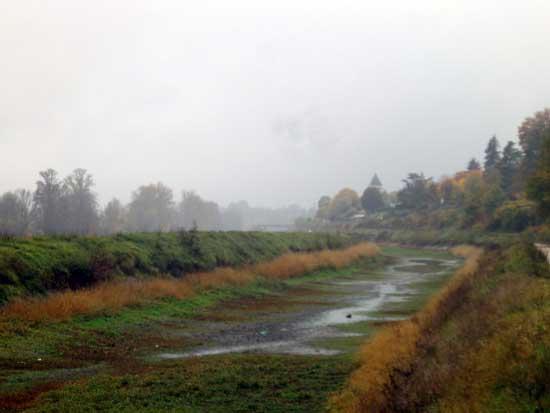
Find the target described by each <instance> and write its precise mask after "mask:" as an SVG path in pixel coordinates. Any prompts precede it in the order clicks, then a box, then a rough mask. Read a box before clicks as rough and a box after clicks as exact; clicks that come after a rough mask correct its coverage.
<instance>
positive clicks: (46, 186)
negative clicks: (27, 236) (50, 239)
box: [34, 169, 65, 234]
mask: <svg viewBox="0 0 550 413" xmlns="http://www.w3.org/2000/svg"><path fill="white" fill-rule="evenodd" d="M40 177H41V178H42V179H41V180H39V181H37V182H36V190H35V192H34V207H35V213H36V216H37V220H38V229H39V230H41V231H42V232H44V233H45V234H59V233H62V232H63V229H64V222H63V220H64V218H65V217H63V214H62V210H63V205H62V202H63V197H64V191H65V190H64V186H63V184H62V182H61V181H60V180H59V178H58V176H57V172H56V171H54V170H53V169H47V170H45V171H42V172H40Z"/></svg>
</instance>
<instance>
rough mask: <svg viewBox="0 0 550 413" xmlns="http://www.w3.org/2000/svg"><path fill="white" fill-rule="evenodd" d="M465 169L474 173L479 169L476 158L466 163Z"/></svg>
mask: <svg viewBox="0 0 550 413" xmlns="http://www.w3.org/2000/svg"><path fill="white" fill-rule="evenodd" d="M467 169H468V171H476V170H478V169H481V165H480V163H479V161H478V160H477V159H476V158H472V159H470V161H469V162H468V168H467Z"/></svg>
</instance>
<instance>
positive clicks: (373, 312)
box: [157, 257, 461, 359]
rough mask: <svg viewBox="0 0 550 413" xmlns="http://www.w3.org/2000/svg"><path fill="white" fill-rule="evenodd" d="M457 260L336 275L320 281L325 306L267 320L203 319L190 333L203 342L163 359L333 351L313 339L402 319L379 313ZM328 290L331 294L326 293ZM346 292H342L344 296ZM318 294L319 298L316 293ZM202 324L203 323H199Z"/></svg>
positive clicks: (406, 262) (409, 260)
mask: <svg viewBox="0 0 550 413" xmlns="http://www.w3.org/2000/svg"><path fill="white" fill-rule="evenodd" d="M460 262H461V261H460V260H456V259H449V260H445V259H428V258H419V257H416V258H415V257H402V258H398V259H397V261H396V262H395V263H393V264H391V265H388V266H387V267H385V268H383V269H382V270H379V271H376V272H372V273H367V272H366V273H365V274H364V277H357V279H356V280H349V279H346V280H341V281H340V280H338V279H334V280H332V281H330V282H328V283H325V284H324V288H323V292H324V293H323V296H322V297H323V298H322V299H323V300H325V301H326V304H327V305H328V308H327V305H324V306H311V307H309V308H306V309H305V310H304V309H302V310H299V311H296V312H290V313H289V312H281V314H274V315H273V319H272V320H269V321H268V322H250V321H249V322H243V323H237V324H236V325H235V324H231V325H230V324H228V323H224V322H201V321H196V322H195V324H196V323H203V326H204V328H203V329H202V331H201V332H194V333H189V337H192V338H194V339H199V341H201V342H203V343H205V344H203V345H201V346H198V347H196V348H194V349H192V350H190V351H185V352H179V353H178V352H173V353H163V354H160V355H158V356H157V357H159V358H161V359H178V358H188V357H200V356H209V355H219V354H230V353H251V352H252V353H279V354H280V353H284V354H301V355H334V354H338V353H339V351H338V350H334V349H330V348H320V347H318V346H315V345H313V344H311V343H312V342H315V341H318V340H320V339H321V340H323V339H331V338H340V337H344V338H345V337H355V336H361V335H362V334H359V333H349V332H344V331H342V330H341V329H339V328H338V327H339V326H345V325H350V324H353V323H358V322H369V321H372V322H373V323H381V322H382V323H383V322H391V321H398V320H402V319H404V318H406V317H403V316H395V314H394V315H393V316H388V317H385V316H383V314H384V307H385V306H388V305H391V304H392V303H406V302H407V301H411V300H413V299H415V298H416V297H417V296H418V295H421V294H422V293H423V291H422V285H421V284H422V282H423V281H426V282H430V281H437V280H442V277H446V276H448V275H449V274H450V272H451V271H452V269H453V268H457V267H458V266H459V265H460ZM327 285H328V291H330V288H333V289H334V295H331V294H327ZM343 293H344V294H343ZM320 297H321V296H320ZM201 328H202V327H201Z"/></svg>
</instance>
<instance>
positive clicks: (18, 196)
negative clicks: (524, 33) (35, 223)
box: [0, 189, 32, 236]
mask: <svg viewBox="0 0 550 413" xmlns="http://www.w3.org/2000/svg"><path fill="white" fill-rule="evenodd" d="M31 212H32V194H31V193H30V191H27V190H25V189H19V190H17V191H15V192H7V193H5V194H4V195H2V197H0V234H2V235H19V236H21V235H25V234H28V233H29V231H30V226H31Z"/></svg>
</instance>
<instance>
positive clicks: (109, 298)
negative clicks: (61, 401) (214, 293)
mask: <svg viewBox="0 0 550 413" xmlns="http://www.w3.org/2000/svg"><path fill="white" fill-rule="evenodd" d="M378 253H379V249H378V247H377V246H375V245H374V244H370V243H362V244H358V245H355V246H352V247H349V248H347V249H344V250H323V251H320V252H314V253H308V254H305V253H293V254H286V255H283V256H281V257H279V258H276V259H274V260H273V261H269V262H265V263H260V264H256V265H252V266H248V267H243V268H238V269H234V268H218V269H215V270H213V271H209V272H201V273H195V274H190V275H187V276H185V277H182V278H173V277H158V278H154V279H147V280H134V279H126V280H121V281H108V282H104V283H101V284H98V285H96V286H94V287H91V288H85V289H80V290H75V291H70V290H68V291H63V292H54V293H51V294H49V295H47V296H45V297H28V298H17V299H14V300H13V301H11V302H9V303H8V304H6V305H5V306H3V307H2V308H0V320H13V319H17V320H26V321H62V320H67V319H70V318H72V317H75V316H78V315H88V314H100V313H103V312H116V311H119V310H120V309H122V308H124V307H127V306H133V305H142V304H146V303H148V302H152V301H155V300H158V299H161V298H168V297H173V298H176V299H186V298H189V297H192V296H194V295H195V294H197V293H198V292H200V291H204V290H208V289H214V288H221V287H225V286H242V285H245V284H248V283H251V282H253V281H254V280H256V279H258V278H270V279H281V280H284V279H288V278H291V277H297V276H301V275H304V274H307V273H310V272H313V271H316V270H321V269H329V268H332V269H339V268H344V267H346V266H348V265H350V264H351V263H352V262H353V261H356V260H359V259H361V258H366V257H373V256H375V255H377V254H378Z"/></svg>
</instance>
